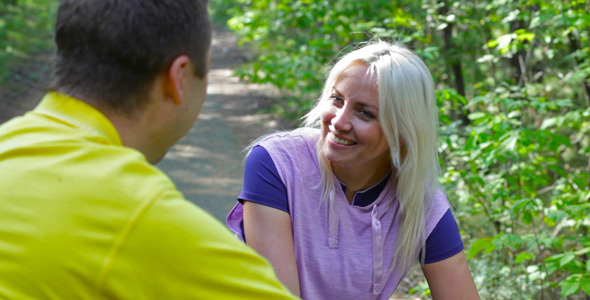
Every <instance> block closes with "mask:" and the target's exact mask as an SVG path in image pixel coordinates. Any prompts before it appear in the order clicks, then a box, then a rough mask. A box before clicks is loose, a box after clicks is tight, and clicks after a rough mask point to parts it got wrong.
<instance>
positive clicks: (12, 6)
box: [0, 0, 590, 299]
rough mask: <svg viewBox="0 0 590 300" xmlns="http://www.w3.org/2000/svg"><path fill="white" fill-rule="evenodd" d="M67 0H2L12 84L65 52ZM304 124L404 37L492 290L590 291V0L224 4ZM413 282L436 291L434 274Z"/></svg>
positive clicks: (0, 17) (267, 77) (520, 295)
mask: <svg viewBox="0 0 590 300" xmlns="http://www.w3.org/2000/svg"><path fill="white" fill-rule="evenodd" d="M55 2H56V1H55V0H0V82H2V81H4V80H6V78H7V77H8V76H9V75H10V71H11V70H12V69H14V68H15V67H17V66H18V65H19V64H22V63H26V57H27V55H30V54H31V53H35V52H42V51H47V50H48V49H50V48H51V47H52V42H51V32H52V24H53V22H54V18H55ZM210 8H211V13H212V16H213V18H214V20H215V22H216V23H218V24H227V25H228V26H229V28H230V29H231V30H233V31H234V32H235V33H236V34H237V35H238V37H239V41H240V44H241V45H243V46H244V47H245V48H246V49H247V51H248V53H249V55H248V59H247V62H246V63H245V64H243V65H242V66H240V67H239V69H237V70H236V72H237V74H239V75H240V77H241V78H242V79H244V80H248V81H250V82H254V83H269V84H272V85H274V86H276V87H277V88H279V89H280V90H281V91H282V98H281V99H280V100H279V101H278V103H277V105H276V106H275V108H274V113H276V114H277V115H278V116H280V117H282V118H287V119H291V120H293V122H297V120H298V118H299V117H300V116H302V115H303V114H304V113H305V112H306V111H307V109H309V107H310V106H311V104H312V103H313V101H314V100H315V99H316V98H317V97H318V96H319V93H320V88H321V86H322V84H323V80H324V76H325V74H326V72H327V70H328V68H329V66H330V64H331V63H332V62H333V61H334V60H335V59H337V58H338V57H339V56H341V55H342V54H343V53H346V52H348V51H350V50H351V49H353V48H354V47H355V46H356V45H358V43H359V42H365V41H368V40H373V39H378V38H379V39H384V40H388V41H399V42H403V43H405V44H406V45H408V46H409V47H410V48H411V49H413V50H414V51H415V52H416V53H418V54H419V55H420V56H421V57H422V58H423V59H424V61H425V62H426V64H427V65H428V66H429V68H430V69H431V72H432V75H433V78H434V80H435V82H436V84H437V92H436V94H437V100H438V105H439V108H440V158H441V166H442V168H443V172H442V174H441V177H440V182H441V185H442V187H443V189H444V191H445V192H446V194H447V195H448V197H449V199H450V201H451V204H452V206H453V211H454V213H455V217H456V218H457V221H458V223H459V225H460V229H461V234H462V236H463V240H464V242H465V247H466V250H465V251H466V253H467V255H468V257H469V264H470V266H471V270H472V272H473V275H474V279H475V281H476V284H477V286H478V289H479V291H480V294H481V296H482V299H557V298H566V299H590V261H589V259H588V256H589V255H590V237H589V234H588V227H590V176H589V173H590V39H589V36H590V0H573V1H572V0H569V1H568V0H559V1H558V0H547V1H537V0H491V1H478V0H468V1H459V0H419V1H414V0H412V1H409V0H399V1H385V0H383V1H382V0H373V1H345V0H314V1H312V0H288V1H287V0H256V1H254V0H211V1H210ZM415 282H416V284H415V286H414V287H413V289H412V290H411V291H412V292H413V293H415V294H417V295H422V296H425V297H428V294H429V291H428V287H427V284H426V283H425V281H424V280H423V279H421V280H417V281H415Z"/></svg>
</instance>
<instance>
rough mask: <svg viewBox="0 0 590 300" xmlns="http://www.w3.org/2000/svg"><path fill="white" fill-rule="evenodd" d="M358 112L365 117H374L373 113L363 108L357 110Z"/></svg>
mask: <svg viewBox="0 0 590 300" xmlns="http://www.w3.org/2000/svg"><path fill="white" fill-rule="evenodd" d="M359 114H360V115H361V117H363V118H365V119H375V115H374V114H373V113H372V112H370V111H368V110H365V109H361V110H359Z"/></svg>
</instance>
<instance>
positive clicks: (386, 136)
mask: <svg viewBox="0 0 590 300" xmlns="http://www.w3.org/2000/svg"><path fill="white" fill-rule="evenodd" d="M433 86H434V85H433V82H432V78H431V75H430V72H429V71H428V68H427V67H426V66H425V65H424V63H423V62H422V60H421V59H420V58H419V57H418V56H416V55H415V54H414V53H412V52H411V51H409V50H408V49H406V48H404V47H403V46H399V45H391V44H388V43H385V42H376V43H371V44H368V45H366V46H364V47H361V48H359V49H357V50H355V51H353V52H351V53H349V54H347V55H345V56H344V57H342V58H341V59H340V61H338V62H337V63H336V64H335V65H334V67H333V68H332V70H331V72H330V73H329V75H328V78H327V80H326V83H325V85H324V89H323V93H322V96H321V97H320V99H319V100H318V102H317V104H316V106H315V107H314V108H313V109H312V110H311V111H310V112H309V113H308V114H307V116H306V117H305V126H304V128H300V129H296V130H294V131H291V132H282V133H276V134H272V135H269V136H265V137H262V138H260V139H259V140H257V141H256V142H254V143H253V144H252V149H251V151H250V153H249V156H248V159H247V161H246V169H245V174H244V187H243V190H242V192H241V193H240V195H239V196H238V200H239V202H238V204H237V205H236V206H235V207H234V209H233V210H232V211H231V212H230V214H229V216H228V219H227V223H228V226H229V227H230V228H231V229H232V230H234V231H235V232H236V233H237V235H238V236H240V237H241V238H243V239H244V240H245V241H246V242H247V243H248V244H249V245H251V246H252V247H253V248H254V249H256V250H257V251H259V252H260V253H261V254H262V255H264V256H266V257H267V258H268V260H269V261H270V262H271V263H272V264H273V266H274V268H275V271H276V272H277V275H278V276H279V279H281V280H282V281H283V283H285V285H286V286H287V287H289V288H290V289H291V291H292V292H294V293H296V294H298V295H301V296H302V298H304V299H388V298H389V297H390V296H391V295H392V294H393V292H394V291H395V289H396V287H397V286H398V284H399V282H400V281H401V279H402V278H403V277H404V276H405V274H406V272H407V271H408V269H409V267H410V266H411V265H413V264H415V263H420V264H421V266H422V270H423V271H424V274H425V276H426V279H427V280H428V283H429V285H430V288H431V292H432V295H433V297H434V299H478V298H479V296H478V293H477V290H476V288H475V284H474V283H473V279H472V277H471V273H470V271H469V268H468V267H467V262H466V260H465V256H464V254H463V251H462V250H463V243H462V241H461V237H460V235H459V230H458V228H457V224H456V223H455V220H454V218H453V215H452V212H451V211H450V206H449V203H448V201H447V199H446V196H445V195H444V194H443V193H442V192H441V191H440V189H439V188H438V186H437V181H438V178H437V176H438V171H439V165H438V156H437V141H438V136H437V107H436V101H435V97H434V88H433ZM334 283H337V284H334Z"/></svg>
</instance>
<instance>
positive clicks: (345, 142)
mask: <svg viewBox="0 0 590 300" xmlns="http://www.w3.org/2000/svg"><path fill="white" fill-rule="evenodd" d="M329 137H330V140H331V141H333V142H335V143H337V144H340V145H345V146H350V145H355V144H356V143H355V142H353V141H351V140H346V139H342V138H338V137H336V136H335V135H334V134H333V133H331V132H330V134H329Z"/></svg>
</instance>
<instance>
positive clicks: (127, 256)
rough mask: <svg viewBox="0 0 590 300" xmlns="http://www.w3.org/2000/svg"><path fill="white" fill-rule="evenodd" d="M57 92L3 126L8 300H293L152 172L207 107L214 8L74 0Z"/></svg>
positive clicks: (2, 246) (2, 222)
mask: <svg viewBox="0 0 590 300" xmlns="http://www.w3.org/2000/svg"><path fill="white" fill-rule="evenodd" d="M55 30H56V31H55V41H56V44H57V61H56V68H55V81H54V84H53V87H52V89H51V91H50V92H49V93H48V94H47V95H46V96H45V98H44V99H43V100H42V101H41V103H40V104H39V105H38V106H37V108H35V109H34V110H33V111H31V112H29V113H27V114H26V115H24V116H22V117H18V118H15V119H13V120H11V121H9V122H7V123H5V124H4V125H2V126H0V207H1V209H0V298H1V299H88V298H106V299H146V298H150V299H194V298H199V299H232V298H240V299H290V298H292V297H293V296H292V295H291V294H289V292H288V291H287V290H286V288H285V287H284V286H282V285H281V284H280V283H279V282H278V280H277V279H276V277H275V275H274V273H273V271H272V267H271V266H270V265H269V264H268V262H267V261H266V260H264V259H262V258H261V257H260V256H258V255H257V254H256V253H255V252H254V251H253V250H251V249H250V248H248V247H247V246H245V245H244V244H243V243H241V242H239V241H238V240H237V239H236V238H234V237H233V236H232V235H231V234H230V233H229V231H228V230H227V229H225V228H224V226H222V225H221V223H219V222H217V221H216V220H215V219H214V218H213V217H211V216H209V215H208V214H206V213H205V212H204V211H203V210H201V209H199V208H198V207H196V206H194V205H193V204H191V203H190V202H188V201H186V200H185V199H184V198H183V196H182V195H181V194H180V193H179V192H178V191H177V190H176V188H175V187H174V185H173V183H172V182H171V181H170V179H169V178H168V177H167V176H166V175H164V174H163V173H162V172H161V171H160V170H158V169H157V168H156V167H154V166H153V165H152V164H154V163H156V162H158V161H159V160H160V159H162V157H163V156H164V154H165V153H166V151H167V150H168V148H169V147H170V146H172V145H173V144H174V143H175V142H176V141H178V139H180V138H181V137H182V136H183V135H184V134H185V133H186V132H187V131H188V130H189V128H190V127H191V126H192V124H193V123H194V121H195V119H196V117H197V115H198V114H199V112H200V110H201V107H202V105H203V102H204V100H205V96H206V86H207V71H208V68H209V47H210V39H211V37H210V35H211V28H210V22H209V16H208V14H207V1H206V0H62V1H60V4H59V8H58V13H57V22H56V26H55Z"/></svg>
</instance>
